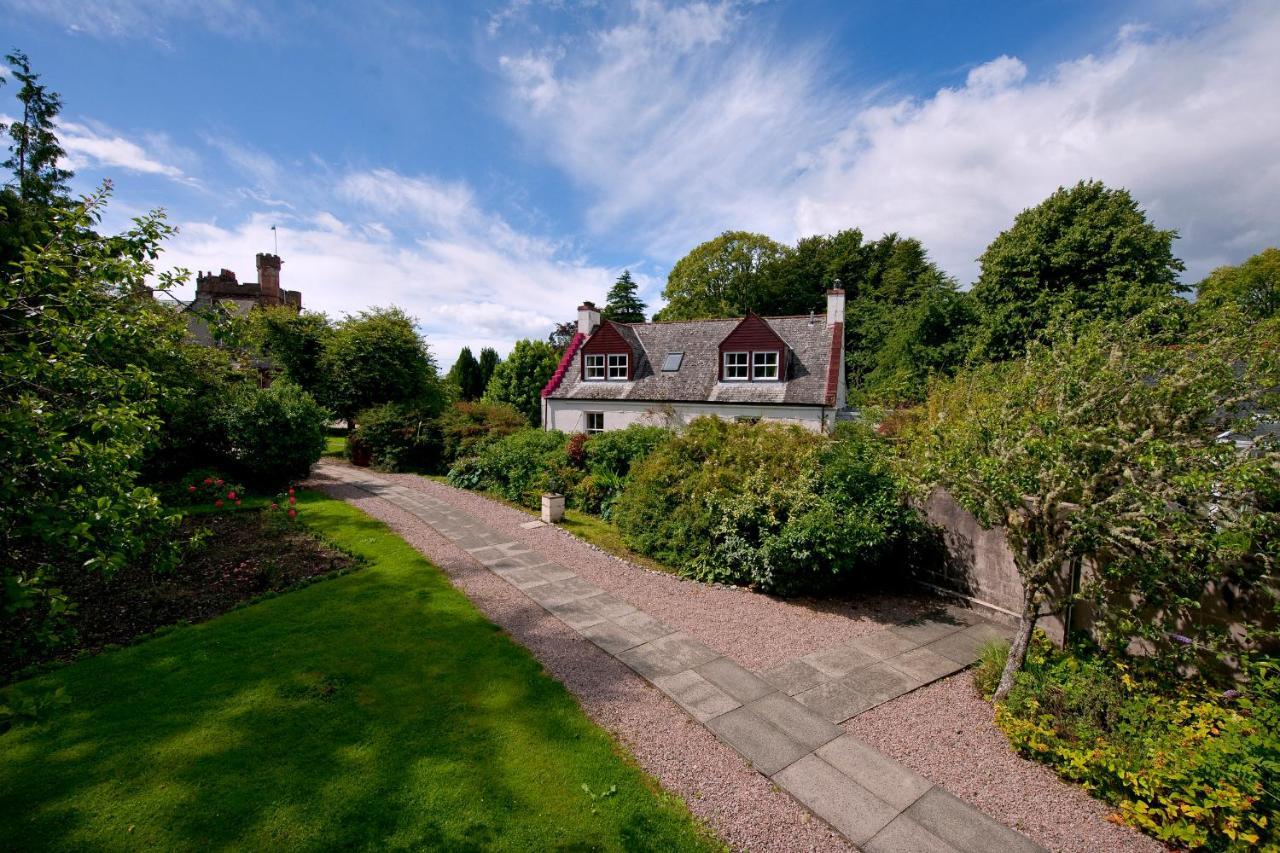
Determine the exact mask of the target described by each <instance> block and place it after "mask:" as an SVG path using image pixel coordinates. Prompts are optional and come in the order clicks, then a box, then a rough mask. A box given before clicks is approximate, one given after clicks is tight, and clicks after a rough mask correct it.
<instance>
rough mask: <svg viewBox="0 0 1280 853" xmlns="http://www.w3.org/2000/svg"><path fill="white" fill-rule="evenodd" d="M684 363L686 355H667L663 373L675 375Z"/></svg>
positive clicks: (673, 353)
mask: <svg viewBox="0 0 1280 853" xmlns="http://www.w3.org/2000/svg"><path fill="white" fill-rule="evenodd" d="M682 361H684V353H682V352H669V353H667V357H666V359H665V360H663V362H662V372H663V373H675V372H676V371H677V370H679V369H680V363H681V362H682Z"/></svg>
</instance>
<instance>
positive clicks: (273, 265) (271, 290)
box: [258, 252, 281, 307]
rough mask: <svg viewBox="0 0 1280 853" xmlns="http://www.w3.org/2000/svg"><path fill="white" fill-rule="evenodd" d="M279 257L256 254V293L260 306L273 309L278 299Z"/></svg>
mask: <svg viewBox="0 0 1280 853" xmlns="http://www.w3.org/2000/svg"><path fill="white" fill-rule="evenodd" d="M280 264H281V260H280V256H279V255H268V254H264V253H262V252H259V253H258V293H259V299H260V300H261V303H260V304H262V305H264V306H268V307H275V306H276V305H279V304H281V299H280Z"/></svg>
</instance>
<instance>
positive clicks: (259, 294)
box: [180, 252, 302, 346]
mask: <svg viewBox="0 0 1280 853" xmlns="http://www.w3.org/2000/svg"><path fill="white" fill-rule="evenodd" d="M282 263H283V261H281V260H280V256H279V255H268V254H264V253H261V252H259V253H258V257H257V264H258V280H257V281H246V282H244V283H243V284H241V283H240V282H239V281H237V280H236V274H235V273H234V272H232V271H231V270H228V269H224V270H221V271H220V272H218V273H217V274H214V273H212V272H200V273H197V274H196V297H195V299H193V300H191V301H190V302H187V303H184V304H182V305H181V307H180V310H181V311H182V313H183V314H184V315H185V316H186V320H187V331H188V332H190V333H191V337H192V338H193V339H195V340H196V341H197V342H198V343H202V344H205V345H206V346H217V342H216V341H215V340H214V338H213V334H212V331H211V330H210V328H209V321H208V317H209V313H208V312H209V311H214V310H216V311H224V312H230V313H234V314H236V315H238V316H241V317H243V316H245V315H247V314H248V313H249V312H250V311H251V310H252V309H254V308H255V307H256V308H275V307H278V306H284V307H286V308H292V309H293V310H294V311H301V310H302V293H301V292H300V291H297V290H282V289H281V288H280V266H281V264H282ZM224 316H225V315H224Z"/></svg>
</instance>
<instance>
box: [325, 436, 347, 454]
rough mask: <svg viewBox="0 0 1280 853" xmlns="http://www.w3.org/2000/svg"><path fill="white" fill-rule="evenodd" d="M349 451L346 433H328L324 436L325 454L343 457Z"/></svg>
mask: <svg viewBox="0 0 1280 853" xmlns="http://www.w3.org/2000/svg"><path fill="white" fill-rule="evenodd" d="M346 452H347V437H346V436H345V435H326V436H325V437H324V455H325V456H334V457H337V458H338V459H341V458H342V457H343V456H345V455H346Z"/></svg>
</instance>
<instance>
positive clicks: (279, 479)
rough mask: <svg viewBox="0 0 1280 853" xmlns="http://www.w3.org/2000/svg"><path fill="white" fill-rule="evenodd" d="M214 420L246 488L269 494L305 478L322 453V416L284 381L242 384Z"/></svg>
mask: <svg viewBox="0 0 1280 853" xmlns="http://www.w3.org/2000/svg"><path fill="white" fill-rule="evenodd" d="M219 414H220V417H221V420H222V422H223V429H224V431H225V434H226V436H227V451H228V458H229V459H230V460H231V462H232V464H233V466H234V467H235V469H236V472H237V473H238V474H239V475H240V476H242V477H244V478H245V479H246V480H247V481H248V482H249V483H250V484H253V485H256V486H260V487H262V488H264V489H271V488H278V487H281V486H284V485H286V484H287V483H288V482H289V481H290V480H293V479H301V478H303V477H306V476H307V475H308V474H309V473H310V471H311V466H312V465H313V464H315V462H316V460H318V459H319V458H320V455H321V454H322V453H324V429H325V422H326V421H327V420H328V416H327V413H326V412H325V410H324V409H323V408H321V406H320V404H319V403H317V402H316V401H315V399H314V398H313V397H312V396H311V395H310V394H308V393H307V392H306V391H303V390H302V389H301V388H299V387H298V386H297V385H295V384H293V383H292V382H290V381H289V380H288V379H278V380H276V381H275V382H272V383H271V385H270V386H268V387H266V388H259V387H258V386H257V385H254V384H250V383H247V382H245V383H241V384H240V385H239V386H237V387H236V388H235V389H234V390H233V391H232V393H231V394H229V395H228V398H227V400H226V401H225V405H224V407H223V408H222V410H221V412H220V413H219Z"/></svg>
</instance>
